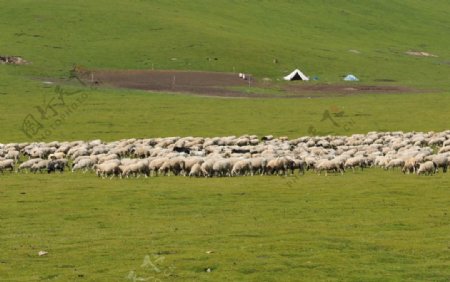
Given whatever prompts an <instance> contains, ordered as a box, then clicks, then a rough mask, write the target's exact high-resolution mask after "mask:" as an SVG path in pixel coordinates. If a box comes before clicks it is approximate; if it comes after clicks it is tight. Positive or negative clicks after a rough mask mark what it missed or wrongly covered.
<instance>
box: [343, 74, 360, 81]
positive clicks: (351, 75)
mask: <svg viewBox="0 0 450 282" xmlns="http://www.w3.org/2000/svg"><path fill="white" fill-rule="evenodd" d="M344 80H345V81H359V79H358V78H357V77H356V76H354V75H353V74H349V75H347V76H346V77H344Z"/></svg>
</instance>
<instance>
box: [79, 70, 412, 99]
mask: <svg viewBox="0 0 450 282" xmlns="http://www.w3.org/2000/svg"><path fill="white" fill-rule="evenodd" d="M75 73H76V75H77V76H78V77H79V78H80V79H82V80H83V81H85V82H88V83H93V84H97V85H100V86H101V85H103V86H107V87H117V88H130V89H140V90H151V91H161V92H176V93H186V94H196V95H203V96H217V97H242V98H283V97H285V98H296V97H299V98H301V97H310V96H314V97H320V96H330V95H337V96H341V95H354V94H360V93H403V92H411V91H414V90H412V89H409V88H406V87H400V86H371V85H360V84H356V83H349V84H342V85H340V84H339V85H338V84H311V82H289V83H286V84H284V85H282V86H281V89H280V92H281V93H277V94H255V93H251V94H249V93H244V92H243V91H244V90H242V91H239V90H232V88H239V87H242V88H243V89H245V88H244V87H248V86H249V85H251V86H253V87H258V88H265V89H274V84H273V83H271V82H267V81H255V80H254V79H253V78H252V77H251V76H247V79H246V80H243V79H242V78H240V77H239V75H238V74H237V73H219V72H197V71H154V70H126V71H119V70H114V71H110V70H95V71H87V70H83V71H77V70H75ZM277 88H280V85H279V84H277ZM274 92H276V91H275V90H274ZM311 94H312V95H311Z"/></svg>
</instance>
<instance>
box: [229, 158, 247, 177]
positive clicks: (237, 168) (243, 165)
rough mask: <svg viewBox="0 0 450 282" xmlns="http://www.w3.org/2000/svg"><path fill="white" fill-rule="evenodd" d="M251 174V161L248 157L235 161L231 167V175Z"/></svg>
mask: <svg viewBox="0 0 450 282" xmlns="http://www.w3.org/2000/svg"><path fill="white" fill-rule="evenodd" d="M249 174H252V162H251V161H250V160H248V159H244V160H240V161H237V162H236V163H235V164H234V165H233V168H232V169H231V176H237V175H249Z"/></svg>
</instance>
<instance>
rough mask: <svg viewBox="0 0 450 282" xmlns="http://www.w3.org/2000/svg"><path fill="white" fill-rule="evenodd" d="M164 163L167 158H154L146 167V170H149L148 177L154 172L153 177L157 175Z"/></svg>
mask: <svg viewBox="0 0 450 282" xmlns="http://www.w3.org/2000/svg"><path fill="white" fill-rule="evenodd" d="M166 161H167V158H156V159H154V160H152V161H151V162H150V163H149V165H148V168H149V169H150V175H151V173H152V172H154V174H155V175H158V171H159V169H160V168H161V166H162V165H163V164H164V163H165V162H166Z"/></svg>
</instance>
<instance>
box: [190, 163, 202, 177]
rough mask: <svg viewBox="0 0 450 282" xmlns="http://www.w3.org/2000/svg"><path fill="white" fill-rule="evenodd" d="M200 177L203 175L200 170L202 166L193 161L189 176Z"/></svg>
mask: <svg viewBox="0 0 450 282" xmlns="http://www.w3.org/2000/svg"><path fill="white" fill-rule="evenodd" d="M192 176H194V177H201V176H203V172H202V166H201V164H200V163H195V164H194V165H193V166H192V167H191V170H190V171H189V177H192Z"/></svg>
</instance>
